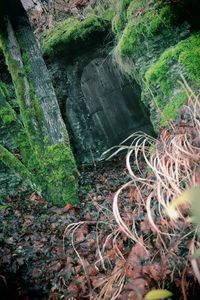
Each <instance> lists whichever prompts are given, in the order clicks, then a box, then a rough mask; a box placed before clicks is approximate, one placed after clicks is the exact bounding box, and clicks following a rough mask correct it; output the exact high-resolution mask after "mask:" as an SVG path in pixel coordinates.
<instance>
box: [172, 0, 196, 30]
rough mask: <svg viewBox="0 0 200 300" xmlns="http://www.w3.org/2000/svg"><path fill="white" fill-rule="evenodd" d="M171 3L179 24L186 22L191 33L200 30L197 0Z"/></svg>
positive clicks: (178, 0)
mask: <svg viewBox="0 0 200 300" xmlns="http://www.w3.org/2000/svg"><path fill="white" fill-rule="evenodd" d="M171 3H172V6H173V8H174V11H175V13H176V16H177V21H178V22H179V23H180V24H181V23H183V22H185V21H186V22H188V23H189V24H190V26H191V29H192V31H196V30H198V29H200V1H199V0H177V1H173V0H172V1H171Z"/></svg>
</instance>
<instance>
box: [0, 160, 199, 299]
mask: <svg viewBox="0 0 200 300" xmlns="http://www.w3.org/2000/svg"><path fill="white" fill-rule="evenodd" d="M140 166H141V168H144V172H146V169H145V168H146V166H145V163H144V162H143V161H142V160H141V162H140ZM129 179H130V178H129V176H128V174H127V170H126V166H125V160H124V159H123V158H122V157H121V158H117V159H114V160H112V161H109V162H102V163H100V164H99V165H98V166H97V167H96V168H95V167H87V168H86V169H85V170H84V169H83V170H82V172H81V177H80V191H79V197H80V201H81V205H80V206H78V207H72V206H71V205H67V206H66V207H64V208H63V209H58V208H56V207H53V206H51V205H50V204H48V203H47V202H46V201H45V200H44V199H43V198H41V197H39V196H37V195H36V194H35V193H31V194H30V193H29V192H28V191H23V190H19V193H18V196H17V197H7V200H6V202H5V205H1V207H0V222H1V224H2V226H1V228H0V243H1V248H0V255H1V259H0V270H1V271H0V290H1V299H2V300H4V299H5V300H8V299H13V300H15V299H16V300H20V299H22V300H32V299H34V300H36V299H49V300H58V299H66V300H67V299H68V300H70V299H71V300H72V299H77V300H78V299H121V300H123V299H124V300H125V299H129V300H136V299H143V296H144V295H145V294H146V293H147V291H148V290H150V289H152V288H164V287H165V288H167V289H168V290H172V291H173V292H174V293H175V294H174V295H175V298H173V299H200V290H199V286H198V284H197V282H196V279H195V278H194V275H193V271H192V268H191V265H190V263H189V261H188V259H189V244H190V243H191V238H192V236H191V235H190V233H189V230H188V229H187V225H185V224H184V222H182V224H181V226H182V230H183V231H185V235H186V237H185V238H184V239H182V240H181V239H179V238H178V239H177V237H176V236H174V237H172V238H171V239H170V241H169V240H168V239H165V237H163V239H164V240H165V242H166V243H167V249H165V247H164V246H163V244H162V242H161V240H160V238H159V236H158V235H157V234H156V233H155V230H154V228H152V226H150V224H149V222H148V219H147V216H146V212H145V209H144V207H143V206H142V205H141V204H140V199H139V197H137V194H136V190H135V189H134V187H133V186H130V187H127V188H126V189H125V190H124V192H123V193H122V195H121V197H120V204H119V211H120V214H121V217H122V218H123V220H126V223H127V224H128V225H129V226H132V229H133V231H134V232H136V235H137V236H138V242H134V241H132V240H131V239H130V238H128V237H127V234H125V233H122V232H121V231H120V230H119V226H118V224H117V223H116V221H115V219H114V216H113V212H112V204H113V195H114V193H115V192H116V191H117V190H118V189H119V188H120V186H122V185H123V184H124V183H126V182H128V181H129ZM136 206H137V215H136V214H135V212H136V211H135V207H136ZM133 218H134V222H133ZM162 226H163V229H164V230H166V224H164V221H163V225H162ZM187 233H188V235H187ZM143 244H145V248H147V249H148V251H146V250H145V249H144V247H143ZM3 295H5V296H3Z"/></svg>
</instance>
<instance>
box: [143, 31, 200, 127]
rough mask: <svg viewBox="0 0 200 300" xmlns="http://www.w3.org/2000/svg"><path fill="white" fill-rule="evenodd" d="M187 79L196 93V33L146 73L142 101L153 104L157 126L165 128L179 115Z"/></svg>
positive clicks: (199, 39) (199, 60)
mask: <svg viewBox="0 0 200 300" xmlns="http://www.w3.org/2000/svg"><path fill="white" fill-rule="evenodd" d="M181 76H184V78H185V79H186V80H187V82H188V84H189V86H190V87H191V88H192V90H193V91H194V92H196V93H197V92H198V90H199V88H200V34H195V35H193V36H191V37H189V38H187V39H186V40H184V41H181V42H179V43H178V44H177V45H176V46H174V47H170V48H169V49H167V50H166V51H165V52H164V53H163V54H162V55H161V56H160V58H159V59H158V60H157V62H156V63H155V64H153V65H152V66H151V67H150V68H149V69H148V71H147V72H146V74H145V80H146V83H147V88H146V89H144V90H143V100H144V101H145V99H146V101H147V102H148V101H149V98H151V97H152V98H153V99H152V101H151V119H152V122H153V123H154V126H155V127H158V126H159V125H161V126H166V125H167V124H168V122H169V120H171V119H175V118H176V116H177V110H178V109H179V108H180V107H181V106H182V105H183V104H184V103H185V101H186V99H187V92H186V89H185V87H184V85H183V82H181Z"/></svg>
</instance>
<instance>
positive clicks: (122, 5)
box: [112, 0, 131, 36]
mask: <svg viewBox="0 0 200 300" xmlns="http://www.w3.org/2000/svg"><path fill="white" fill-rule="evenodd" d="M130 3H131V0H119V2H118V3H116V15H115V17H114V18H113V21H112V29H113V31H114V32H115V34H116V35H117V36H120V35H121V32H122V31H123V29H124V28H125V26H126V24H127V17H126V10H127V8H128V6H129V4H130Z"/></svg>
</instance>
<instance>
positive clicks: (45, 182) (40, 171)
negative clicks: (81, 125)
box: [0, 20, 98, 206]
mask: <svg viewBox="0 0 200 300" xmlns="http://www.w3.org/2000/svg"><path fill="white" fill-rule="evenodd" d="M90 21H91V20H90ZM97 25H98V24H96V26H97ZM87 26H88V28H89V27H90V22H89V21H88V22H87V24H85V27H84V30H85V31H84V30H83V36H85V35H86V31H87ZM0 33H1V42H2V47H3V52H4V55H5V58H6V64H7V66H8V69H9V71H10V73H11V76H12V79H13V83H14V87H15V92H16V96H17V100H18V103H19V106H20V113H21V117H22V124H23V125H22V124H21V127H20V125H19V128H20V130H19V133H20V134H17V135H16V136H17V144H18V147H19V148H21V147H22V146H23V148H24V150H28V149H26V146H28V147H29V151H28V152H27V153H22V152H21V151H20V153H21V154H22V157H23V163H22V162H21V161H20V160H18V159H17V158H16V157H15V156H14V155H13V154H12V153H11V152H10V151H8V149H6V148H5V147H3V146H0V160H1V161H3V163H4V164H5V165H6V166H8V167H9V168H10V169H11V170H13V171H14V172H15V173H16V174H17V175H19V176H21V177H22V178H24V179H27V178H29V179H31V182H32V183H33V184H34V186H35V189H36V190H37V191H40V192H41V194H42V195H43V196H45V197H46V198H47V199H48V200H50V201H52V202H53V203H54V204H56V205H59V206H63V205H65V204H66V203H67V202H70V203H75V202H77V201H78V200H77V199H78V197H77V171H76V164H75V161H74V157H73V154H72V152H71V148H70V146H69V143H68V138H67V131H66V137H65V142H64V143H58V144H54V145H52V144H51V142H52V141H50V139H49V135H48V132H47V129H46V126H45V124H46V123H45V118H44V114H43V111H42V108H41V104H40V101H39V99H38V98H37V95H36V91H35V89H34V87H33V84H32V70H31V66H30V63H29V54H28V53H24V54H23V55H22V60H23V66H22V65H21V63H20V61H18V60H17V59H16V58H15V57H12V55H11V52H10V48H9V45H8V43H7V37H6V35H5V36H4V33H2V32H0ZM73 37H74V38H75V35H73ZM4 104H5V105H4V106H3V107H2V109H3V110H2V111H3V113H5V112H6V119H5V116H3V118H4V119H5V120H4V121H6V122H7V123H6V125H8V124H9V125H11V123H12V122H13V120H14V116H15V114H12V113H13V111H12V108H11V110H10V111H9V109H10V107H9V106H8V105H7V103H4ZM3 113H2V114H3ZM15 117H16V116H15ZM20 150H21V149H20Z"/></svg>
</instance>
